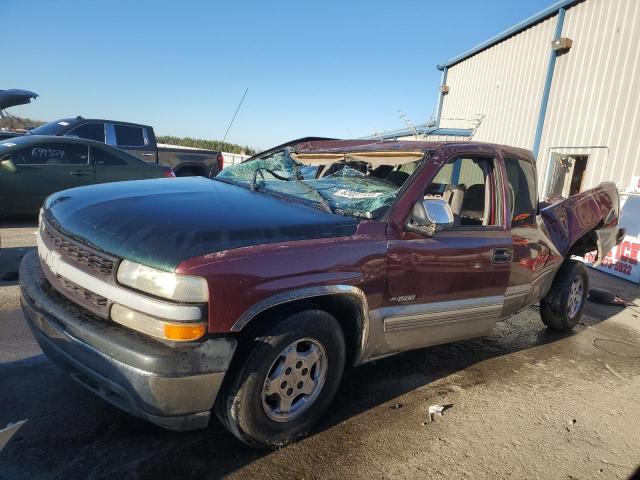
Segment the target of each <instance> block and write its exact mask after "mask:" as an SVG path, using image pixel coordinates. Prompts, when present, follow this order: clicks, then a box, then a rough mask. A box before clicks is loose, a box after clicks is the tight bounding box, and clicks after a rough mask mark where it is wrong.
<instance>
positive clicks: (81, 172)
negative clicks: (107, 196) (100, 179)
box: [69, 170, 89, 177]
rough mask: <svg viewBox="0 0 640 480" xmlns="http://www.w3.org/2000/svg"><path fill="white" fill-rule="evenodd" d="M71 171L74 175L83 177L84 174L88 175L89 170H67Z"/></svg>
mask: <svg viewBox="0 0 640 480" xmlns="http://www.w3.org/2000/svg"><path fill="white" fill-rule="evenodd" d="M69 173H71V175H74V176H76V177H84V176H85V175H89V172H85V171H83V170H76V171H74V172H69Z"/></svg>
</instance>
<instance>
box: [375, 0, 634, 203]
mask: <svg viewBox="0 0 640 480" xmlns="http://www.w3.org/2000/svg"><path fill="white" fill-rule="evenodd" d="M438 69H439V70H441V71H442V84H441V87H440V98H439V102H438V114H437V118H436V120H435V125H433V127H431V130H433V133H432V134H431V136H429V138H434V137H433V134H436V133H437V132H445V133H447V134H452V133H455V134H456V136H454V137H450V136H449V137H448V138H456V139H461V138H467V139H468V138H471V137H472V138H473V140H478V141H487V142H495V143H503V144H508V145H514V146H518V147H523V148H527V149H530V150H533V151H534V154H535V155H536V158H537V161H538V172H539V188H540V191H541V193H542V195H543V196H548V195H550V194H560V195H564V196H567V195H569V194H573V193H576V192H577V191H581V190H584V189H586V188H589V187H592V186H594V185H597V184H598V183H599V182H601V181H604V180H612V181H614V182H615V183H616V184H618V187H619V188H621V189H623V190H624V189H625V188H627V186H628V185H629V182H630V180H631V178H632V177H633V176H637V175H640V154H639V151H640V0H563V1H559V2H557V3H555V4H554V5H552V6H550V7H549V8H547V9H545V10H543V11H542V12H540V13H538V14H537V15H534V16H533V17H531V18H529V19H527V20H525V21H523V22H521V23H519V24H518V25H515V26H514V27H512V28H510V29H508V30H507V31H505V32H503V33H501V34H499V35H497V36H496V37H493V38H491V39H490V40H487V41H486V42H484V43H482V44H480V45H478V46H476V47H474V48H472V49H471V50H469V51H467V52H465V53H463V54H462V55H460V56H457V57H455V58H453V59H451V60H449V61H448V62H446V63H444V64H442V65H439V66H438ZM469 121H475V122H476V124H475V126H474V128H466V129H465V128H461V127H464V126H465V125H464V122H466V124H467V125H468V123H469ZM461 122H462V123H461ZM423 127H425V126H418V127H416V129H417V130H418V131H419V133H420V134H422V131H423V130H424V128H423ZM421 129H422V130H421ZM413 133H414V132H413V131H408V129H405V130H402V131H397V132H388V133H387V134H385V137H388V136H390V135H391V136H395V137H400V138H407V139H409V138H415V137H414V135H413ZM427 135H429V133H427ZM436 138H438V139H440V138H447V137H436Z"/></svg>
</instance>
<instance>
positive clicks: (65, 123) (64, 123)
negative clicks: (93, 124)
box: [58, 122, 69, 127]
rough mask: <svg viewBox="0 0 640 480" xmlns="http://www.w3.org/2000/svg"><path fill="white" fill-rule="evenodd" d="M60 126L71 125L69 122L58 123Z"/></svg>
mask: <svg viewBox="0 0 640 480" xmlns="http://www.w3.org/2000/svg"><path fill="white" fill-rule="evenodd" d="M58 125H62V126H63V127H66V126H67V125H69V122H58Z"/></svg>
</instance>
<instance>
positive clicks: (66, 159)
mask: <svg viewBox="0 0 640 480" xmlns="http://www.w3.org/2000/svg"><path fill="white" fill-rule="evenodd" d="M11 159H12V160H13V163H15V164H16V165H87V164H88V163H89V147H87V146H86V145H75V144H71V143H43V144H40V145H34V146H32V147H29V148H23V149H22V150H18V151H17V152H13V153H12V154H11Z"/></svg>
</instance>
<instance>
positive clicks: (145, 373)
mask: <svg viewBox="0 0 640 480" xmlns="http://www.w3.org/2000/svg"><path fill="white" fill-rule="evenodd" d="M20 287H21V288H20V290H21V304H22V310H23V312H24V316H25V318H26V320H27V323H28V324H29V327H30V328H31V331H32V333H33V336H34V337H35V338H36V340H37V341H38V344H39V345H40V348H42V351H43V352H44V353H45V354H46V355H47V357H49V358H50V359H51V360H52V361H53V362H54V363H56V364H57V365H59V366H60V367H62V368H63V369H65V370H67V371H68V372H69V373H70V374H71V376H72V377H73V378H74V379H75V380H77V381H79V382H80V383H81V384H83V385H84V386H85V387H87V388H88V389H90V390H91V391H93V392H94V393H95V394H97V395H99V396H100V397H102V398H103V399H104V400H106V401H108V402H109V403H111V404H113V405H115V406H117V407H119V408H121V409H122V410H125V411H126V412H128V413H130V414H132V415H135V416H137V417H140V418H144V419H146V420H149V421H151V422H153V423H155V424H157V425H160V426H162V427H164V428H168V429H171V430H193V429H196V428H201V427H205V426H206V425H207V424H208V423H209V417H210V410H211V408H212V407H213V404H214V402H215V399H216V396H217V394H218V390H219V389H220V385H221V384H222V380H223V378H224V374H225V372H226V370H227V369H228V367H229V364H230V362H231V358H232V356H233V353H234V351H235V347H236V343H237V341H236V340H235V339H234V338H231V337H221V338H212V339H208V340H205V341H200V342H192V343H189V344H179V345H176V346H172V345H168V344H164V343H162V342H159V341H157V340H154V339H152V338H150V337H146V336H144V335H142V334H140V333H137V332H134V331H132V330H129V329H126V328H123V327H121V326H118V325H115V324H113V323H110V322H108V321H105V320H102V319H98V318H96V317H93V316H91V315H89V314H87V313H86V311H84V310H83V309H81V308H79V307H77V306H75V305H74V304H72V303H71V302H69V301H68V300H67V299H65V298H64V297H62V296H60V295H59V294H58V293H56V292H54V291H53V290H52V289H51V288H50V287H48V286H47V283H46V280H45V278H44V275H43V273H42V270H41V267H40V262H39V259H38V255H37V252H31V253H29V254H28V255H26V256H25V257H24V259H23V260H22V263H21V264H20Z"/></svg>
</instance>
